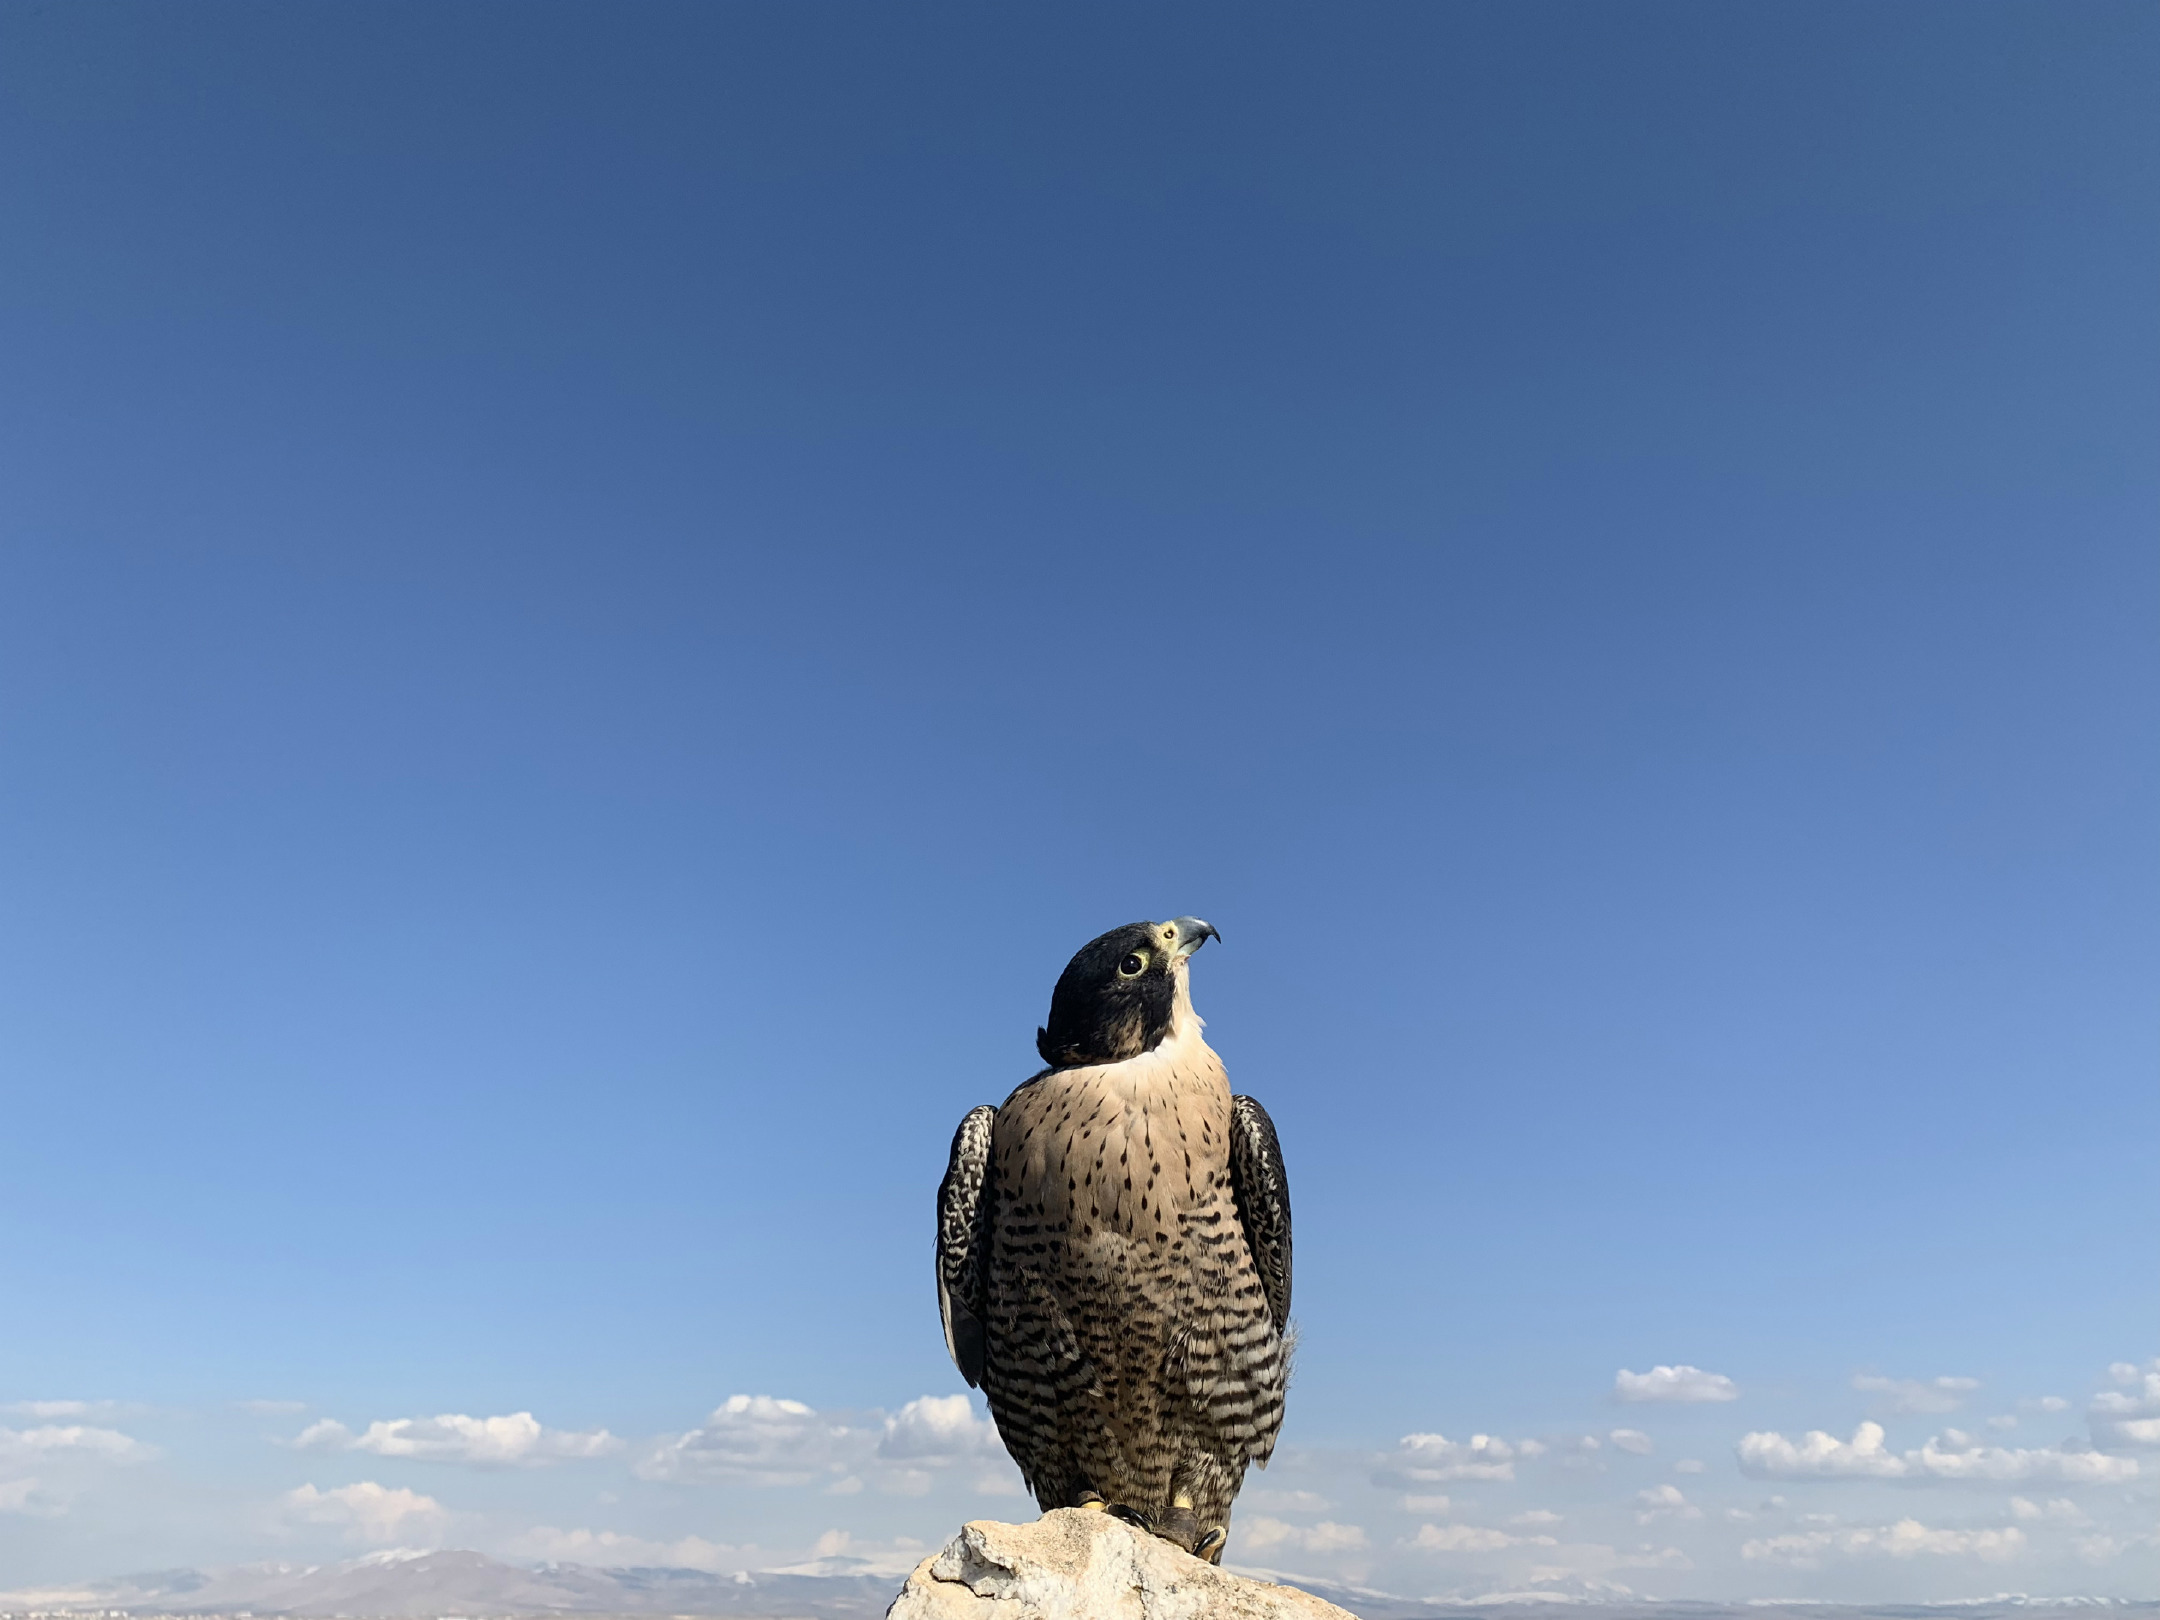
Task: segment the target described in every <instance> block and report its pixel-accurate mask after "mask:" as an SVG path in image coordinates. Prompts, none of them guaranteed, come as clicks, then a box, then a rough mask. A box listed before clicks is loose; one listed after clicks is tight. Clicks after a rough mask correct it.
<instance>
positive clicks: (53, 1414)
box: [0, 1401, 139, 1423]
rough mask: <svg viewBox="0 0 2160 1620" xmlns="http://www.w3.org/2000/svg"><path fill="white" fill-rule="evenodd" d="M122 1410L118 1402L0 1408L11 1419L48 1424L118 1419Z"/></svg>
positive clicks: (35, 1403)
mask: <svg viewBox="0 0 2160 1620" xmlns="http://www.w3.org/2000/svg"><path fill="white" fill-rule="evenodd" d="M122 1410H123V1409H122V1407H121V1404H120V1403H119V1402H118V1401H11V1402H9V1403H8V1404H7V1405H6V1406H0V1412H6V1413H7V1414H8V1415H9V1416H11V1417H26V1418H37V1419H39V1420H40V1421H42V1422H46V1423H50V1422H51V1421H52V1420H53V1419H54V1418H82V1417H117V1416H119V1415H120V1413H121V1411H122ZM138 1410H139V1409H138Z"/></svg>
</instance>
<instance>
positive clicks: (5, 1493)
mask: <svg viewBox="0 0 2160 1620" xmlns="http://www.w3.org/2000/svg"><path fill="white" fill-rule="evenodd" d="M65 1507H66V1503H65V1501H64V1500H63V1499H61V1498H58V1497H55V1496H54V1495H52V1493H50V1492H49V1491H47V1490H46V1489H45V1487H44V1482H43V1481H41V1480H39V1479H38V1478H37V1477H36V1476H35V1475H30V1476H28V1477H26V1478H23V1479H4V1480H0V1513H19V1514H22V1515H23V1516H24V1517H26V1518H32V1517H34V1518H47V1517H50V1516H51V1515H53V1514H55V1513H59V1512H61V1511H62V1510H63V1509H64V1508H65Z"/></svg>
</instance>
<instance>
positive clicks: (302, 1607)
mask: <svg viewBox="0 0 2160 1620" xmlns="http://www.w3.org/2000/svg"><path fill="white" fill-rule="evenodd" d="M1241 1573H1244V1574H1249V1575H1257V1576H1259V1577H1261V1578H1262V1579H1266V1580H1275V1581H1282V1582H1285V1583H1286V1584H1289V1585H1293V1586H1300V1587H1303V1588H1304V1589H1305V1590H1306V1591H1308V1592H1311V1593H1313V1594H1314V1595H1315V1596H1317V1597H1322V1598H1325V1599H1327V1600H1328V1601H1329V1602H1330V1603H1334V1604H1338V1605H1340V1606H1341V1607H1342V1608H1345V1609H1348V1610H1349V1611H1350V1612H1351V1613H1353V1614H1356V1615H1359V1616H1361V1617H1362V1620H1479V1617H1482V1616H1493V1617H1497V1620H2019V1617H2023V1620H2031V1612H2032V1611H2033V1610H2035V1609H2062V1608H2081V1607H2082V1608H2096V1609H2105V1610H2107V1611H2108V1620H2160V1603H2127V1602H2115V1601H2110V1600H2108V1599H2104V1598H2085V1599H2077V1598H2072V1599H2036V1598H2027V1597H2023V1596H2018V1595H2015V1594H2006V1595H2004V1596H2001V1597H1996V1598H1988V1599H1982V1600H1977V1601H1971V1602H1963V1603H1943V1604H1900V1605H1881V1606H1876V1607H1865V1608H1863V1607H1853V1606H1846V1605H1840V1604H1829V1603H1777V1602H1755V1603H1748V1604H1720V1603H1687V1602H1659V1601H1656V1600H1653V1599H1647V1598H1639V1597H1635V1596H1634V1595H1633V1594H1630V1593H1627V1592H1626V1589H1625V1588H1614V1587H1612V1586H1608V1585H1604V1584H1603V1583H1585V1584H1584V1585H1582V1586H1581V1587H1580V1588H1578V1589H1573V1590H1569V1589H1548V1588H1539V1589H1537V1590H1535V1591H1526V1592H1485V1593H1480V1594H1475V1595H1470V1594H1461V1595H1451V1596H1447V1597H1428V1598H1406V1597H1398V1596H1396V1595H1394V1594H1393V1593H1388V1592H1376V1591H1373V1590H1371V1589H1370V1588H1367V1587H1360V1586H1349V1585H1344V1584H1341V1583H1339V1582H1332V1581H1320V1580H1314V1579H1312V1578H1311V1577H1309V1576H1303V1575H1296V1576H1293V1575H1288V1574H1285V1573H1283V1572H1281V1571H1277V1570H1264V1569H1246V1570H1243V1571H1241ZM900 1580H901V1577H900V1576H899V1575H896V1574H894V1573H893V1572H892V1571H891V1570H890V1569H885V1568H880V1567H878V1566H874V1565H870V1564H867V1563H865V1562H864V1561H863V1560H861V1559H850V1558H825V1559H819V1560H818V1561H817V1562H815V1563H813V1564H798V1565H795V1566H793V1567H791V1568H788V1569H775V1570H754V1571H749V1572H746V1573H742V1574H735V1575H713V1574H708V1573H706V1572H705V1571H703V1570H695V1569H593V1568H590V1567H588V1566H586V1565H583V1564H543V1565H540V1566H539V1567H537V1568H525V1567H521V1566H519V1565H516V1564H505V1563H502V1562H500V1561H499V1560H497V1559H493V1558H489V1557H487V1556H486V1555H485V1554H482V1553H476V1552H383V1553H370V1554H369V1555H368V1556H366V1557H364V1558H354V1559H350V1560H348V1561H346V1562H344V1563H340V1564H242V1565H238V1566H235V1567H233V1568H230V1569H217V1570H199V1569H174V1570H160V1571H157V1572H155V1573H151V1574H144V1575H130V1576H125V1577H123V1578H121V1579H119V1580H111V1581H93V1582H87V1583H85V1584H83V1585H80V1586H72V1587H66V1588H52V1589H47V1590H43V1591H35V1592H0V1620H4V1617H10V1616H25V1615H29V1614H32V1613H35V1614H38V1615H42V1616H60V1615H69V1614H74V1615H84V1616H89V1615H105V1616H114V1615H173V1616H213V1615H215V1616H224V1617H228V1620H237V1617H240V1616H252V1617H254V1620H272V1617H281V1616H289V1617H291V1620H510V1617H524V1620H538V1617H543V1616H547V1615H619V1616H625V1617H632V1616H697V1617H701V1620H702V1617H705V1616H712V1617H716V1620H723V1617H734V1620H876V1617H879V1616H882V1615H883V1614H884V1613H885V1610H886V1607H887V1605H889V1604H890V1603H891V1602H892V1600H893V1597H894V1595H895V1594H896V1593H897V1592H898V1591H899V1589H900Z"/></svg>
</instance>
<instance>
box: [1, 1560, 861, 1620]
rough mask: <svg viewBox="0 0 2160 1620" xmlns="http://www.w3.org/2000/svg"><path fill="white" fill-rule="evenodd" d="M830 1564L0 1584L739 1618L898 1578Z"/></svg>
mask: <svg viewBox="0 0 2160 1620" xmlns="http://www.w3.org/2000/svg"><path fill="white" fill-rule="evenodd" d="M849 1562H851V1561H850V1560H847V1559H825V1560H821V1561H820V1567H821V1569H822V1570H825V1571H827V1572H823V1573H816V1574H803V1573H797V1572H790V1571H778V1570H775V1571H766V1572H758V1573H744V1574H737V1575H711V1574H707V1573H706V1572H705V1571H703V1570H695V1569H590V1568H587V1567H586V1566H584V1565H582V1564H546V1565H542V1566H540V1567H539V1568H537V1569H524V1568H520V1567H519V1566H517V1565H515V1564H505V1563H502V1562H500V1561H498V1560H496V1559H493V1558H489V1557H487V1556H486V1555H485V1554H482V1553H476V1552H387V1553H371V1554H369V1555H368V1556H367V1557H365V1558H355V1559H351V1560H349V1561H348V1562H345V1563H341V1564H313V1565H303V1564H241V1565H237V1566H235V1567H233V1568H231V1569H219V1570H193V1569H185V1570H161V1571H158V1572H156V1573H154V1574H147V1575H131V1576H125V1577H123V1578H121V1579H119V1580H114V1581H96V1582H90V1583H87V1584H85V1585H83V1586H81V1587H77V1588H69V1589H65V1590H51V1591H41V1592H8V1593H0V1613H9V1614H21V1613H24V1612H26V1611H30V1610H36V1611H39V1612H41V1613H47V1614H51V1613H55V1612H76V1613H88V1612H95V1611H103V1612H106V1613H112V1612H115V1611H117V1612H119V1613H123V1614H170V1615H239V1614H252V1615H258V1616H270V1615H291V1616H294V1617H296V1620H332V1617H335V1616H353V1617H360V1616H366V1617H368V1620H447V1617H450V1616H459V1617H463V1620H494V1617H498V1616H512V1615H550V1614H580V1615H584V1614H592V1615H725V1616H741V1617H743V1620H752V1617H756V1620H777V1617H781V1616H788V1617H793V1616H801V1617H803V1620H858V1617H861V1616H877V1615H882V1614H883V1613H884V1612H885V1609H886V1606H887V1605H888V1604H889V1603H891V1602H892V1600H893V1594H894V1593H896V1592H898V1591H899V1589H900V1580H899V1578H898V1577H895V1576H893V1575H891V1574H889V1573H883V1572H878V1573H871V1572H868V1571H867V1570H866V1571H864V1572H861V1573H850V1572H847V1571H846V1570H845V1567H844V1566H846V1565H847V1564H848V1563H849Z"/></svg>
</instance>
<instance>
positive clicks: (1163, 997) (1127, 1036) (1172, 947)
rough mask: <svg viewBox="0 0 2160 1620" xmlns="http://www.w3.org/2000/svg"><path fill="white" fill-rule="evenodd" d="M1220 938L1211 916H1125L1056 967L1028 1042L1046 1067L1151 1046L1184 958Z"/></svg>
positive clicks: (1173, 997) (1111, 1059) (1181, 985)
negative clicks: (1132, 919) (1043, 1022)
mask: <svg viewBox="0 0 2160 1620" xmlns="http://www.w3.org/2000/svg"><path fill="white" fill-rule="evenodd" d="M1221 938H1222V935H1220V934H1218V933H1217V932H1216V931H1215V928H1214V926H1213V925H1212V924H1210V923H1204V922H1202V921H1201V920H1200V919H1199V918H1198V917H1179V918H1176V919H1175V920H1173V921H1171V922H1159V923H1158V922H1136V923H1127V924H1126V925H1125V926H1124V927H1123V928H1113V929H1111V930H1110V932H1109V933H1107V934H1104V935H1103V936H1102V937H1101V938H1100V939H1091V940H1089V941H1088V942H1087V943H1086V944H1085V945H1083V946H1081V947H1080V949H1079V951H1078V952H1077V953H1076V954H1075V955H1074V957H1073V959H1072V960H1071V961H1070V962H1068V963H1066V964H1065V971H1064V972H1063V973H1060V974H1059V975H1058V982H1057V988H1056V989H1055V990H1053V991H1051V992H1050V1022H1049V1024H1048V1025H1047V1026H1046V1027H1045V1028H1042V1029H1039V1030H1037V1031H1036V1032H1035V1050H1036V1051H1038V1052H1040V1053H1041V1054H1042V1060H1043V1061H1044V1062H1045V1063H1047V1064H1049V1065H1050V1067H1052V1068H1053V1069H1070V1068H1074V1067H1077V1066H1079V1065H1081V1064H1088V1063H1122V1062H1124V1061H1125V1059H1127V1058H1130V1057H1138V1056H1139V1055H1140V1054H1141V1053H1142V1052H1146V1051H1150V1050H1152V1049H1153V1048H1154V1047H1155V1045H1156V1044H1157V1043H1158V1042H1160V1041H1161V1040H1162V1038H1163V1037H1164V1036H1165V1035H1167V1034H1169V1033H1170V1026H1171V1024H1172V1023H1173V1022H1174V1021H1175V1019H1176V1016H1177V1009H1178V1004H1179V1003H1180V1002H1181V1001H1183V1000H1184V996H1185V959H1186V958H1187V957H1189V956H1191V955H1192V953H1193V952H1194V951H1197V950H1198V949H1199V948H1200V947H1201V946H1202V945H1204V944H1206V943H1207V942H1208V941H1209V940H1211V939H1221ZM1188 1005H1189V1004H1188Z"/></svg>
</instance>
